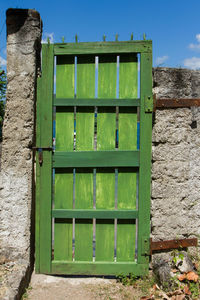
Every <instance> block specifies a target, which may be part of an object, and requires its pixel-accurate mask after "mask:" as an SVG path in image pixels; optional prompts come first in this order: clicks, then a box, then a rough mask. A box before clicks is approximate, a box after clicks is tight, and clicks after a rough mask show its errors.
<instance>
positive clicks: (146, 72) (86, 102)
mask: <svg viewBox="0 0 200 300" xmlns="http://www.w3.org/2000/svg"><path fill="white" fill-rule="evenodd" d="M62 46H63V47H62ZM53 48H54V54H55V53H57V54H58V57H57V77H56V81H57V84H56V85H57V87H56V97H54V103H53V65H54V60H53ZM133 52H139V53H141V72H140V73H141V80H140V82H141V93H140V94H141V99H137V61H136V56H135V55H133V54H130V53H133ZM64 53H65V54H67V55H64V56H63V57H62V54H64ZM97 53H98V54H99V69H98V99H94V97H95V58H94V54H97ZM104 53H105V55H104ZM114 53H115V54H114ZM120 53H121V54H120ZM122 53H123V54H122ZM72 54H73V55H72ZM79 54H84V55H79ZM86 54H90V55H86ZM74 55H76V56H77V61H78V64H77V93H76V95H75V91H74V90H75V88H74V78H75V69H74V68H75V67H74ZM117 55H120V68H119V98H120V99H116V81H117V80H116V79H117V78H116V77H117V66H116V56H117ZM43 56H44V58H43V76H42V78H41V79H39V80H38V104H37V147H51V146H52V107H53V105H54V106H56V152H55V153H54V155H53V157H54V158H53V160H54V162H53V166H52V153H51V151H43V164H42V166H40V165H39V163H38V155H37V190H36V197H37V199H36V213H37V215H36V248H37V249H36V271H37V272H41V273H56V274H74V275H75V274H77V275H81V274H86V275H117V274H119V273H124V274H128V273H134V274H135V275H144V274H146V273H147V272H148V258H147V256H146V254H147V252H148V249H149V233H150V167H151V130H152V128H151V121H152V114H151V112H150V111H149V109H148V107H149V102H148V103H147V100H151V99H152V98H151V97H152V87H151V84H152V78H151V76H152V75H151V71H152V70H151V42H150V41H142V42H133V41H131V42H115V43H113V42H104V43H76V45H75V44H62V45H54V46H52V45H44V46H43ZM73 99H74V100H73ZM73 101H74V102H73ZM123 101H124V105H123V104H122V102H123ZM139 101H140V102H139ZM104 102H105V104H104ZM67 103H68V104H67ZM66 104H67V105H66ZM98 104H99V105H98ZM73 105H75V106H77V115H76V130H77V131H76V136H77V142H76V149H75V151H74V149H73V139H74V110H73ZM94 106H97V107H98V116H97V151H94ZM115 106H119V123H118V126H119V149H118V150H117V149H115V134H116V111H115ZM137 106H138V107H139V106H141V107H140V122H141V127H140V151H138V150H136V144H137V140H136V133H137V114H136V107H137ZM116 150H117V151H116ZM52 167H55V168H56V175H55V197H54V201H55V203H53V207H52V202H51V201H52V199H51V197H52V193H51V192H52ZM94 167H97V169H96V172H97V174H96V209H93V168H94ZM72 168H76V176H75V177H76V178H75V207H74V206H73V169H72ZM115 168H118V203H117V209H116V207H115ZM138 170H139V209H138V210H136V173H137V171H138ZM73 218H76V224H75V261H72V219H73ZM93 218H96V262H92V250H93V249H92V233H93V232H92V219H93ZM54 219H55V228H54V238H55V239H54V258H53V261H52V262H51V253H52V252H51V250H52V245H51V228H52V227H51V220H54ZM114 219H118V225H117V262H114ZM137 219H138V224H139V226H138V255H137V257H138V260H137V263H136V262H134V258H135V257H134V256H135V255H134V251H135V227H136V226H135V222H136V220H137Z"/></svg>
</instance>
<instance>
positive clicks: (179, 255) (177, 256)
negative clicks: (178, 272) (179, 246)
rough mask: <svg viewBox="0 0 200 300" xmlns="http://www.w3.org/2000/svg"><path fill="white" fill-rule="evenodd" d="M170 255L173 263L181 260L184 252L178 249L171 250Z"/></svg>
mask: <svg viewBox="0 0 200 300" xmlns="http://www.w3.org/2000/svg"><path fill="white" fill-rule="evenodd" d="M171 256H172V261H173V262H174V264H175V265H176V264H177V262H178V261H179V260H181V261H183V259H184V254H183V253H182V252H181V251H179V250H174V251H172V253H171Z"/></svg>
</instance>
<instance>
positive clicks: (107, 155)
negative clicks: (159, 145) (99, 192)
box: [53, 150, 139, 168]
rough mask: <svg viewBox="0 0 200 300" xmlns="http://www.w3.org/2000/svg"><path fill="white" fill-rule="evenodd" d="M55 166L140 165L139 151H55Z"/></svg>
mask: <svg viewBox="0 0 200 300" xmlns="http://www.w3.org/2000/svg"><path fill="white" fill-rule="evenodd" d="M53 166H54V167H55V168H70V167H74V168H75V167H83V168H87V167H138V166H139V151H138V150H135V151H80V152H55V153H54V155H53Z"/></svg>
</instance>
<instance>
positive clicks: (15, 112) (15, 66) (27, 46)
mask: <svg viewBox="0 0 200 300" xmlns="http://www.w3.org/2000/svg"><path fill="white" fill-rule="evenodd" d="M6 14H7V15H6V17H7V19H6V23H7V80H8V85H7V101H6V111H5V120H4V126H3V143H2V156H1V174H0V228H1V230H0V245H1V247H0V255H4V256H6V258H7V259H11V260H13V259H14V258H15V261H17V259H21V258H23V259H25V260H26V261H27V266H28V265H29V263H30V260H29V257H30V245H31V239H32V237H31V225H33V224H31V214H32V209H33V207H34V206H33V205H32V199H33V197H32V192H33V181H32V176H33V168H32V166H33V157H32V150H31V149H30V147H31V146H32V145H33V143H34V115H35V111H34V110H35V91H36V89H35V86H36V77H37V68H38V67H39V66H40V61H39V56H40V48H41V44H40V40H41V20H40V15H39V14H38V13H37V12H36V11H34V10H25V9H9V10H8V11H7V13H6ZM18 273H20V272H18ZM21 279H22V276H21V277H20V281H21ZM20 281H19V282H20ZM17 288H18V287H17ZM5 299H7V298H5ZM8 299H11V298H9V296H8ZM12 299H13V298H12Z"/></svg>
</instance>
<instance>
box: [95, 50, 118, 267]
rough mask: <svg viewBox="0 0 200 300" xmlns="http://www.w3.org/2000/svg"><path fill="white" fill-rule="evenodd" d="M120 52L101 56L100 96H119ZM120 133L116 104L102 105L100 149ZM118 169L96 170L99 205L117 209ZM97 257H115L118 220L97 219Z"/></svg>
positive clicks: (111, 147) (108, 146)
mask: <svg viewBox="0 0 200 300" xmlns="http://www.w3.org/2000/svg"><path fill="white" fill-rule="evenodd" d="M116 61H117V57H116V55H106V56H99V69H98V97H99V98H116V81H117V64H116ZM115 134H116V110H115V108H100V107H99V108H98V115H97V151H103V150H114V149H115ZM114 207H115V170H114V169H111V168H110V169H103V168H101V169H99V168H98V169H97V171H96V208H97V209H101V208H102V209H103V208H106V209H114ZM95 254H96V261H113V260H114V220H98V219H97V220H96V252H95Z"/></svg>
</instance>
